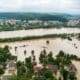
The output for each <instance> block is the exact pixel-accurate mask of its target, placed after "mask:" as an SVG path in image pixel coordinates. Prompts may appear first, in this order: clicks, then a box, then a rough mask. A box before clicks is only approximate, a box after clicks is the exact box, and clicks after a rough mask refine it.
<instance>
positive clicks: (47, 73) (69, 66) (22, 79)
mask: <svg viewBox="0 0 80 80" xmlns="http://www.w3.org/2000/svg"><path fill="white" fill-rule="evenodd" d="M73 60H77V61H80V58H78V57H77V56H75V55H69V54H66V53H64V52H63V51H60V52H59V54H57V55H56V57H55V58H54V57H53V53H52V52H49V54H48V53H47V52H46V50H43V51H41V54H40V57H39V62H40V64H41V65H42V68H41V67H38V69H37V68H36V71H35V69H34V67H35V66H37V64H34V62H32V58H31V57H28V58H26V59H25V62H20V61H19V62H17V70H18V71H17V76H13V77H12V78H11V79H10V80H62V78H63V80H77V77H76V72H77V70H76V68H75V66H74V65H73V63H72V61H73ZM57 72H59V73H60V75H59V74H58V76H59V77H57Z"/></svg>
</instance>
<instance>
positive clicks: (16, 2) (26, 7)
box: [0, 0, 80, 14]
mask: <svg viewBox="0 0 80 80" xmlns="http://www.w3.org/2000/svg"><path fill="white" fill-rule="evenodd" d="M0 12H62V13H76V14H79V13H80V0H0Z"/></svg>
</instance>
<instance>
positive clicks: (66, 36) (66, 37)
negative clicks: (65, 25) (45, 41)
mask: <svg viewBox="0 0 80 80" xmlns="http://www.w3.org/2000/svg"><path fill="white" fill-rule="evenodd" d="M77 35H79V34H74V33H72V34H50V35H43V36H30V37H16V38H4V39H0V42H15V41H23V40H34V39H41V38H62V39H68V40H70V41H71V40H72V39H71V38H70V37H69V36H71V37H74V36H77Z"/></svg>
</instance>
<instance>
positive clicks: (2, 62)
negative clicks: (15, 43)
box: [0, 46, 16, 75]
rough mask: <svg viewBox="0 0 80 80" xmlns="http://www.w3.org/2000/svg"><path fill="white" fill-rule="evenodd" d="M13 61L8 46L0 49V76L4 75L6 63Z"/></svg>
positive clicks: (14, 57)
mask: <svg viewBox="0 0 80 80" xmlns="http://www.w3.org/2000/svg"><path fill="white" fill-rule="evenodd" d="M13 59H16V56H12V55H11V54H10V52H9V48H8V46H5V47H4V48H0V75H2V74H4V71H5V69H6V65H7V64H6V62H7V61H10V60H13Z"/></svg>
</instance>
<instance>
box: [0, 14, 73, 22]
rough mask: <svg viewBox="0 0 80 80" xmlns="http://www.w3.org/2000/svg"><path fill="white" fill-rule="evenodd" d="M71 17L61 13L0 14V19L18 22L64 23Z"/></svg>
mask: <svg viewBox="0 0 80 80" xmlns="http://www.w3.org/2000/svg"><path fill="white" fill-rule="evenodd" d="M71 17H72V15H69V14H63V13H0V18H1V19H2V18H3V19H11V18H14V19H20V20H24V19H26V20H34V19H39V20H44V21H47V20H57V21H62V22H66V21H68V20H69V19H70V18H71Z"/></svg>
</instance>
